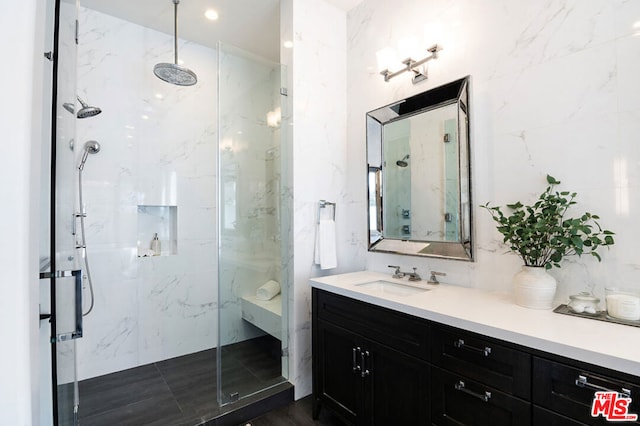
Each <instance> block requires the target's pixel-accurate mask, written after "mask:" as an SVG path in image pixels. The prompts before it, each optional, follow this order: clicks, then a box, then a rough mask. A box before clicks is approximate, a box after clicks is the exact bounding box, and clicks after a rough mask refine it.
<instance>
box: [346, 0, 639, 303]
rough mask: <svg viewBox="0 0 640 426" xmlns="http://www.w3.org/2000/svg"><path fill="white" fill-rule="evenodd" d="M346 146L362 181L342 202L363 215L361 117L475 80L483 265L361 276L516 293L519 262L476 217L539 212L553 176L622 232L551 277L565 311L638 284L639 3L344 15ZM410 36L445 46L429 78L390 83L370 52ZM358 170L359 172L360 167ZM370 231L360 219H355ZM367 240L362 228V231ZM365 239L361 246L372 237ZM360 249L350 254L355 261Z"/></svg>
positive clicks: (381, 261) (404, 7)
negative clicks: (578, 296) (515, 208)
mask: <svg viewBox="0 0 640 426" xmlns="http://www.w3.org/2000/svg"><path fill="white" fill-rule="evenodd" d="M347 21H348V40H347V44H348V58H349V59H348V72H347V82H348V83H347V87H348V89H347V93H348V102H349V104H348V140H349V143H350V144H349V150H350V159H349V161H350V163H351V164H354V165H356V167H354V169H355V170H357V171H358V172H357V173H355V172H354V177H353V179H349V180H348V181H347V182H346V185H347V190H346V192H347V193H350V194H353V196H354V198H355V199H357V200H361V201H362V203H363V204H364V200H365V198H364V197H365V192H364V190H363V188H364V187H365V174H364V172H360V170H364V167H365V151H364V150H365V146H364V141H365V126H364V124H363V123H364V118H363V117H364V114H365V113H366V112H367V111H369V110H372V109H374V108H376V107H380V106H382V105H386V104H389V103H391V102H392V101H395V100H397V99H401V98H404V97H407V96H409V95H413V94H415V93H418V92H422V91H424V90H428V89H430V88H433V87H436V86H439V85H442V84H445V83H447V82H450V81H453V80H456V79H458V78H461V77H463V76H465V75H471V77H472V81H471V92H470V93H471V100H470V103H471V151H472V160H471V161H472V168H473V170H472V179H473V185H472V187H473V196H474V199H473V200H472V202H473V214H474V220H475V233H474V235H475V247H476V249H477V252H476V262H475V263H464V262H458V261H447V260H439V259H421V258H416V257H400V256H395V255H388V254H377V253H368V254H367V256H366V257H367V267H368V268H369V269H373V270H379V271H387V268H386V266H387V265H389V264H397V265H402V266H403V267H404V268H407V267H412V266H417V267H418V271H419V272H421V273H423V274H425V273H427V271H429V270H437V271H442V272H445V273H447V276H446V277H445V278H444V279H443V281H444V282H446V283H451V284H456V285H463V286H470V287H480V288H486V289H496V290H506V291H508V290H509V289H510V282H511V278H512V276H513V275H514V273H515V272H517V271H518V270H519V268H520V260H519V259H518V258H517V257H515V256H512V255H508V254H504V253H505V252H506V251H507V249H506V247H505V246H504V245H502V244H501V241H502V240H501V236H500V234H499V233H498V232H497V231H496V229H495V226H494V224H493V222H492V221H491V219H490V216H489V214H488V213H487V212H486V211H484V210H482V209H480V208H479V207H478V206H479V205H480V204H484V203H486V202H488V201H491V202H492V203H495V204H500V205H503V204H505V203H507V202H514V201H517V200H521V201H523V202H526V201H531V200H533V199H535V198H536V197H537V195H538V194H539V193H540V192H542V191H543V190H544V187H545V186H546V181H545V175H546V174H547V173H549V174H551V175H552V176H554V177H556V178H557V179H559V180H561V181H562V185H561V186H560V189H566V190H572V191H576V192H577V193H578V198H577V201H578V206H577V208H576V209H575V210H574V211H575V212H576V213H578V214H579V213H582V212H583V211H590V212H592V213H597V214H599V215H600V216H601V218H602V219H601V224H602V225H603V226H604V227H605V228H607V229H611V230H613V231H614V232H616V233H617V236H616V244H615V245H614V246H613V247H612V248H611V249H610V250H606V249H605V250H604V251H603V253H602V258H603V260H602V262H601V263H598V262H597V261H596V260H595V259H594V258H592V257H591V256H586V257H583V258H569V259H567V261H566V262H564V263H563V266H562V268H561V269H554V270H552V271H551V273H552V274H553V275H554V276H555V277H556V278H557V279H558V282H559V290H558V293H557V302H558V303H560V302H563V301H566V300H567V296H568V295H569V294H573V293H576V292H579V291H588V290H591V289H593V290H594V291H595V293H596V295H598V296H601V297H602V296H603V289H604V287H605V286H608V285H625V284H626V285H632V286H638V285H640V284H639V283H638V274H637V270H638V268H639V267H640V260H639V256H640V250H639V249H638V247H637V241H638V240H639V239H640V226H639V225H638V223H637V220H635V217H636V216H637V215H638V213H639V212H640V199H638V197H637V196H636V194H637V193H638V187H639V186H640V168H639V165H640V151H639V150H638V148H637V146H638V144H637V135H638V131H639V130H640V124H638V123H640V98H639V97H638V96H637V95H638V93H639V91H640V83H639V80H638V79H637V76H638V75H639V73H640V2H637V1H629V0H581V1H576V0H549V1H545V2H540V1H537V0H520V1H511V0H492V1H483V2H478V1H474V0H454V1H447V2H441V1H435V0H425V1H420V2H416V1H412V0H398V1H394V2H389V1H385V0H364V1H363V2H362V3H361V4H360V5H358V6H357V7H356V8H354V9H352V10H351V11H350V12H349V13H348V19H347ZM408 37H416V38H417V39H418V40H420V41H421V43H422V46H423V47H425V48H426V47H428V46H430V45H432V44H434V43H438V44H441V45H442V47H443V50H442V51H441V52H440V55H439V59H437V60H435V61H431V62H429V79H428V80H427V81H426V82H422V83H419V84H417V85H415V86H414V85H412V84H411V81H410V75H409V74H405V75H401V76H399V77H396V78H394V79H392V80H391V81H389V82H387V83H385V82H384V81H383V79H382V77H381V76H380V75H379V74H378V72H377V64H376V52H377V51H378V50H380V49H383V48H385V47H388V46H389V47H394V48H397V46H398V43H399V42H400V41H401V40H403V39H405V38H408ZM358 165H359V166H358ZM353 214H354V215H355V216H354V218H353V221H354V223H364V222H366V209H365V208H362V209H360V210H358V211H354V212H353ZM361 229H364V227H361ZM360 241H362V242H364V241H365V239H364V238H363V239H361V240H360ZM364 249H366V247H365V246H362V245H358V246H357V247H354V253H355V252H357V251H359V250H364Z"/></svg>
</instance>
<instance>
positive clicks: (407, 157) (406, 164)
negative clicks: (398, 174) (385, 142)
mask: <svg viewBox="0 0 640 426" xmlns="http://www.w3.org/2000/svg"><path fill="white" fill-rule="evenodd" d="M408 159H409V154H407V155H405V156H404V157H403V158H402V160H398V161H396V165H397V166H398V167H407V166H408V165H409V163H407V162H406V160H408Z"/></svg>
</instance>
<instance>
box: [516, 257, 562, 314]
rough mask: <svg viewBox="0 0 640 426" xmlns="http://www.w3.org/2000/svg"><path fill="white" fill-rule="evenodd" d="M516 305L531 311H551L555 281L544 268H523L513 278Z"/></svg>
mask: <svg viewBox="0 0 640 426" xmlns="http://www.w3.org/2000/svg"><path fill="white" fill-rule="evenodd" d="M513 288H514V294H515V298H516V304H518V305H520V306H524V307H525V308H531V309H551V308H552V307H553V298H554V296H555V295H556V279H555V278H553V277H552V276H551V275H550V274H549V273H548V272H547V270H546V269H545V268H544V267H539V266H523V267H522V270H521V271H520V272H518V273H517V274H515V275H514V276H513Z"/></svg>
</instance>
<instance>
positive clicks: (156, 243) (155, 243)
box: [151, 232, 161, 256]
mask: <svg viewBox="0 0 640 426" xmlns="http://www.w3.org/2000/svg"><path fill="white" fill-rule="evenodd" d="M151 250H152V251H153V255H154V256H160V250H161V248H160V240H159V239H158V233H157V232H156V233H155V234H154V235H153V240H151Z"/></svg>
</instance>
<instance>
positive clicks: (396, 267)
mask: <svg viewBox="0 0 640 426" xmlns="http://www.w3.org/2000/svg"><path fill="white" fill-rule="evenodd" d="M387 266H388V267H389V268H395V269H396V270H395V271H393V278H402V277H404V274H403V273H402V272H400V267H399V266H396V265H387Z"/></svg>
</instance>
